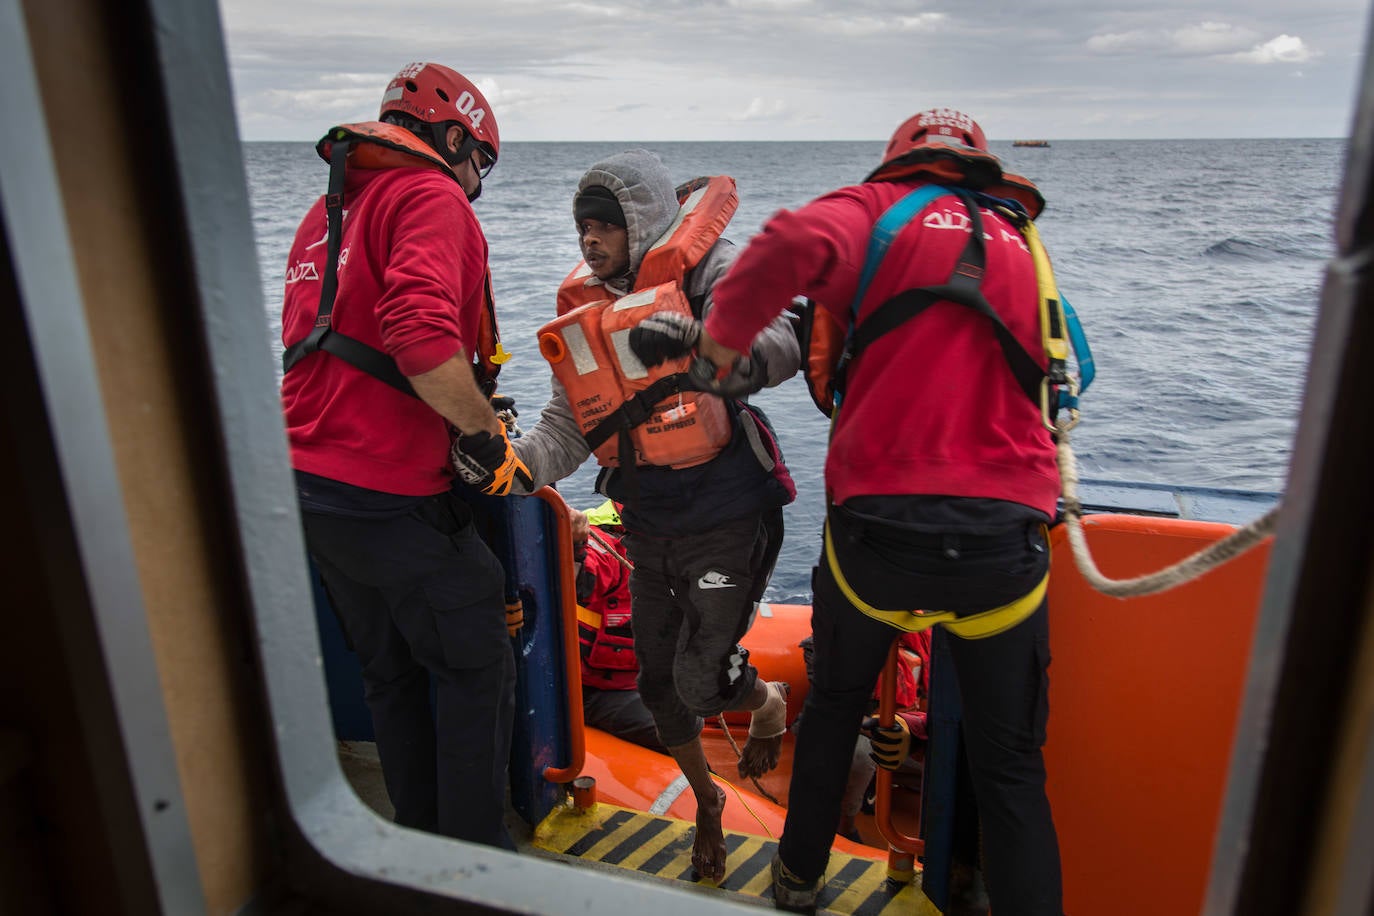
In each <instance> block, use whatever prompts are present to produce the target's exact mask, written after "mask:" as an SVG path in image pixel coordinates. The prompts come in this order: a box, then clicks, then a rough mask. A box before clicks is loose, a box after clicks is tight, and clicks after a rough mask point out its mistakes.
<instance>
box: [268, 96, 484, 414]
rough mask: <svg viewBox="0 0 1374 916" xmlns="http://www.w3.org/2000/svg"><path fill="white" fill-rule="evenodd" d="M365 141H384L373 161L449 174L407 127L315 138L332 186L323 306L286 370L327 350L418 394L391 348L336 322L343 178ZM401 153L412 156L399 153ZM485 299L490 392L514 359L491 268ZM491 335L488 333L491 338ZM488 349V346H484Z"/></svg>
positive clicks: (370, 127)
mask: <svg viewBox="0 0 1374 916" xmlns="http://www.w3.org/2000/svg"><path fill="white" fill-rule="evenodd" d="M364 145H371V146H374V147H380V150H379V151H378V155H377V156H376V157H375V158H376V162H375V163H368V164H369V165H373V164H375V165H378V166H387V165H398V164H408V165H411V166H414V165H419V164H422V163H425V164H429V165H434V166H436V167H437V170H438V171H441V172H443V173H445V174H447V175H449V176H451V177H454V179H455V180H456V176H454V175H453V171H452V170H451V169H450V168H449V167H448V165H447V164H446V163H444V161H443V160H442V159H440V158H439V157H438V156H437V155H436V154H434V153H433V152H432V151H431V150H430V149H429V148H428V147H427V146H424V145H423V144H422V142H421V141H420V140H419V139H418V138H415V136H414V135H413V134H411V133H410V132H409V131H406V130H405V129H404V128H400V127H395V126H394V125H390V124H381V123H377V124H371V123H369V124H358V125H342V126H339V127H335V128H333V129H331V130H330V132H329V133H328V134H326V135H325V137H324V138H323V139H322V140H320V142H319V144H317V147H316V148H317V150H318V151H319V152H320V155H321V156H325V157H326V158H327V159H328V160H329V189H328V192H327V193H326V194H325V199H324V206H325V219H326V224H327V226H328V245H327V249H326V254H325V265H324V278H323V280H322V281H321V283H320V306H319V309H318V311H316V313H315V323H314V327H312V328H311V330H310V333H309V334H307V335H306V336H305V337H304V338H303V339H301V340H298V341H296V342H295V343H293V344H291V345H290V346H289V347H287V348H286V350H285V352H283V353H282V371H283V372H284V373H285V372H290V371H291V367H292V366H295V365H296V364H297V363H299V362H300V361H301V360H302V359H304V358H305V357H306V356H309V355H310V354H311V353H315V352H317V351H320V350H323V351H324V352H325V353H329V354H331V355H333V356H337V357H338V358H339V359H341V360H343V361H344V362H346V363H348V364H349V365H351V366H353V367H354V368H356V369H361V370H362V371H363V372H366V373H367V374H368V375H371V376H372V377H374V378H376V379H379V380H381V381H383V382H385V383H386V384H388V385H390V386H391V387H392V388H395V389H396V390H397V391H399V392H401V393H402V394H407V395H410V396H411V397H413V398H418V397H419V395H418V394H416V393H415V389H414V388H413V387H412V386H411V384H410V381H409V380H408V379H407V378H406V377H405V375H403V374H402V373H401V370H400V368H398V367H397V365H396V361H395V360H394V359H392V358H391V357H390V356H389V355H388V354H386V353H383V352H382V351H381V350H378V349H376V348H375V347H372V346H370V345H368V344H365V343H363V342H362V341H360V340H357V339H356V338H353V337H349V336H348V335H346V334H343V333H341V332H339V331H336V330H335V329H334V328H333V327H332V315H333V312H334V300H335V298H336V296H337V295H338V292H339V269H338V265H339V249H340V246H341V245H342V243H343V215H344V179H345V176H346V172H347V165H346V163H347V159H348V155H349V153H350V152H352V151H353V150H354V149H355V148H359V147H362V146H364ZM398 153H399V154H401V155H402V156H405V157H407V158H408V159H409V160H410V161H409V162H405V160H403V159H398V158H396V156H395V155H393V154H398ZM484 284H485V289H484V291H483V302H484V305H485V309H486V313H485V314H484V315H483V321H482V325H483V335H482V336H483V338H484V339H483V341H482V344H483V346H482V350H483V351H484V352H482V353H478V354H474V359H473V372H474V374H475V375H476V376H477V381H478V386H479V387H480V388H481V389H482V391H483V393H484V394H486V395H487V396H490V395H491V394H492V393H493V392H495V390H496V376H497V373H499V372H500V366H501V364H502V363H504V362H506V361H507V360H509V359H510V354H509V353H508V352H507V351H506V350H505V348H504V347H502V345H501V340H500V337H499V335H498V334H497V331H496V312H495V299H494V297H493V296H492V291H491V274H490V273H488V274H487V275H486V277H485V279H484ZM487 338H490V340H489V341H488V340H487ZM485 351H490V352H489V353H488V352H485Z"/></svg>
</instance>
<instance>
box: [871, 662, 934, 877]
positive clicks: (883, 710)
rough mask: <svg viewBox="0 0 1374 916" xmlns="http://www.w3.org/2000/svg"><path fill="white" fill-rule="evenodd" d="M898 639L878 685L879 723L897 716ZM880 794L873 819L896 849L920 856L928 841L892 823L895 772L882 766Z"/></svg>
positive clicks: (877, 783) (888, 722) (877, 781)
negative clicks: (905, 831)
mask: <svg viewBox="0 0 1374 916" xmlns="http://www.w3.org/2000/svg"><path fill="white" fill-rule="evenodd" d="M897 642H898V640H896V639H894V640H892V647H891V648H890V649H888V652H887V664H885V665H883V674H882V679H881V680H880V682H879V688H878V724H879V725H883V726H887V725H891V724H892V722H893V720H894V719H895V718H896V715H897V665H898V663H899V662H898V655H897ZM874 783H875V788H876V789H877V793H876V795H875V797H874V800H873V819H874V822H875V823H876V824H877V827H878V832H879V833H881V834H882V835H883V839H885V840H887V845H888V846H890V847H892V849H893V850H895V851H897V852H901V853H906V854H908V855H913V856H919V855H921V854H923V853H924V852H925V850H926V844H925V841H924V840H922V839H921V838H920V837H914V836H908V835H907V834H905V833H903V832H902V831H901V830H899V829H897V825H896V824H894V823H893V822H892V771H891V770H888V769H885V768H883V767H878V772H877V773H876V774H875V777H874Z"/></svg>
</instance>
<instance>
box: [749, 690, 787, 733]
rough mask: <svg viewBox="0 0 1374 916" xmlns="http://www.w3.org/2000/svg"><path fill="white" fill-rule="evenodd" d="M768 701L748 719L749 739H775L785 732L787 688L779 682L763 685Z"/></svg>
mask: <svg viewBox="0 0 1374 916" xmlns="http://www.w3.org/2000/svg"><path fill="white" fill-rule="evenodd" d="M764 688H765V689H766V690H767V691H768V699H766V700H764V701H763V705H762V706H760V707H759V708H758V709H756V710H754V712H753V715H752V716H750V718H749V737H750V738H776V737H777V736H778V735H781V734H782V733H783V732H785V731H787V686H786V685H785V684H783V683H782V682H781V681H768V682H766V683H765V684H764Z"/></svg>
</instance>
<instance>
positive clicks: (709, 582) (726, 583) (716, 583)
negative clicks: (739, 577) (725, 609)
mask: <svg viewBox="0 0 1374 916" xmlns="http://www.w3.org/2000/svg"><path fill="white" fill-rule="evenodd" d="M697 588H735V583H733V582H731V581H730V577H729V576H727V575H725V573H722V572H717V571H716V570H714V569H713V570H711V571H710V572H708V573H706V574H705V575H703V576H702V577H701V578H700V579H698V580H697Z"/></svg>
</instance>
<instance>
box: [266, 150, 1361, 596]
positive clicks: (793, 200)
mask: <svg viewBox="0 0 1374 916" xmlns="http://www.w3.org/2000/svg"><path fill="white" fill-rule="evenodd" d="M636 145H642V146H644V147H646V148H648V149H652V150H653V151H655V152H657V153H658V154H659V155H660V156H661V157H662V159H663V161H664V163H665V164H666V165H667V167H668V169H669V171H670V172H671V173H672V175H673V176H674V178H675V179H677V180H679V181H681V180H686V179H688V178H691V177H695V176H698V175H713V174H728V175H731V176H733V177H734V179H735V181H736V182H737V185H738V189H739V195H740V205H739V210H738V211H737V213H736V214H735V218H734V220H733V222H732V223H731V224H730V227H729V228H728V230H727V232H726V237H727V238H730V239H731V240H733V241H734V242H736V243H737V244H743V243H745V242H747V241H748V240H749V237H750V236H751V235H753V234H754V233H756V232H757V231H758V230H759V228H760V227H761V226H762V224H763V222H764V221H765V220H766V219H767V218H768V217H769V216H770V215H771V214H772V213H774V212H775V211H777V210H778V209H780V208H794V207H797V206H800V205H801V204H804V203H805V202H807V201H808V200H810V199H812V198H813V197H816V196H818V195H820V194H822V193H825V192H826V191H828V190H831V189H833V188H835V187H839V186H841V185H844V184H850V183H853V182H856V181H859V180H861V179H862V178H863V176H864V175H866V174H867V173H868V171H869V170H870V169H871V168H872V167H873V166H874V165H875V164H876V163H877V161H878V158H879V156H880V154H881V152H882V146H883V144H882V143H880V142H824V143H652V144H633V143H508V144H506V145H505V146H504V148H503V149H502V150H501V160H500V163H499V164H498V165H497V167H496V169H495V171H493V172H492V174H491V175H490V176H489V177H488V179H487V180H486V182H485V186H484V188H483V192H482V196H481V198H480V199H479V200H478V201H477V202H476V205H475V206H476V211H477V215H478V218H479V219H480V220H481V222H482V226H483V228H484V230H485V231H486V235H487V238H488V240H489V242H490V246H491V268H492V277H493V284H494V287H495V294H496V302H497V314H498V320H499V323H500V328H501V335H502V339H503V341H504V343H505V345H506V348H507V349H508V350H510V351H511V352H512V353H514V354H515V358H514V359H512V360H511V361H510V362H509V363H507V364H506V366H505V367H504V368H503V369H502V372H501V385H500V388H501V391H502V393H504V394H507V395H510V396H512V397H514V398H515V399H516V403H517V408H518V410H519V411H520V419H519V422H520V423H521V424H522V425H526V426H530V425H533V423H534V421H535V419H536V417H537V416H538V412H539V408H540V407H541V406H542V405H543V404H544V402H545V401H546V400H547V398H548V395H549V371H548V366H547V364H546V363H545V362H544V360H543V359H542V358H541V357H540V356H539V353H538V350H537V348H536V344H535V332H536V330H537V329H538V328H539V327H540V325H542V324H543V323H544V322H545V321H547V320H548V319H549V318H550V317H552V316H553V313H554V294H555V291H556V290H557V288H558V284H559V283H560V282H561V281H562V279H563V278H564V277H565V276H566V275H567V273H568V271H569V270H570V269H571V268H572V267H573V266H574V265H575V264H576V263H577V261H578V257H579V256H578V250H577V240H576V235H575V233H574V230H573V221H572V195H573V192H574V190H575V189H576V186H577V180H578V178H579V177H581V175H582V173H583V172H584V171H585V170H586V169H587V167H588V166H590V165H591V164H592V163H593V162H595V161H596V160H597V159H599V158H601V157H603V156H605V155H607V154H610V153H614V152H618V151H620V150H623V149H627V148H631V147H633V146H636ZM992 149H993V152H995V153H997V154H998V155H999V156H1001V157H1002V158H1003V162H1004V165H1005V166H1006V167H1007V168H1008V169H1010V170H1011V171H1014V172H1017V173H1018V174H1021V175H1024V176H1026V177H1027V178H1029V179H1031V180H1032V181H1034V182H1035V183H1036V184H1037V185H1038V186H1039V187H1040V189H1041V191H1042V192H1043V193H1044V195H1045V197H1046V199H1047V201H1048V206H1047V207H1046V210H1045V212H1044V214H1043V215H1042V216H1041V217H1040V219H1039V220H1037V225H1038V227H1039V230H1040V235H1041V238H1042V240H1043V241H1044V243H1045V246H1046V248H1047V249H1048V251H1049V254H1050V257H1051V259H1052V261H1053V263H1054V268H1055V273H1056V275H1057V277H1058V280H1059V286H1060V289H1061V291H1062V293H1063V295H1064V296H1065V298H1066V299H1067V300H1068V301H1069V302H1070V303H1072V305H1073V308H1074V309H1075V310H1076V311H1077V312H1078V315H1079V317H1080V319H1081V321H1082V323H1083V326H1084V329H1085V331H1086V333H1087V336H1088V340H1089V342H1090V344H1091V347H1092V353H1093V357H1094V359H1095V361H1096V366H1097V377H1096V380H1095V381H1094V382H1093V384H1092V386H1091V388H1090V389H1089V390H1088V391H1087V393H1086V394H1085V395H1084V397H1083V400H1082V411H1083V419H1082V423H1081V425H1080V426H1079V427H1078V429H1077V430H1075V432H1074V434H1073V440H1072V441H1073V447H1074V452H1075V454H1076V455H1077V458H1078V463H1079V471H1080V474H1081V475H1082V476H1083V477H1085V478H1094V479H1098V480H1110V481H1132V482H1146V483H1153V484H1165V485H1170V486H1204V487H1219V488H1230V489H1244V490H1262V491H1271V492H1278V491H1281V490H1282V489H1283V486H1284V481H1285V477H1286V474H1287V466H1288V459H1289V455H1290V451H1291V444H1292V438H1293V434H1294V431H1295V428H1296V420H1297V414H1298V410H1299V407H1300V405H1301V400H1302V395H1303V384H1302V382H1303V377H1304V374H1305V371H1306V364H1307V359H1308V352H1307V351H1308V347H1309V345H1310V342H1311V338H1312V332H1313V328H1314V325H1315V319H1316V314H1317V306H1318V300H1319V295H1320V288H1321V283H1322V279H1323V273H1324V269H1325V264H1326V262H1327V260H1328V259H1329V258H1330V257H1331V256H1332V254H1333V253H1334V250H1335V248H1334V241H1333V234H1332V232H1333V216H1334V210H1335V205H1336V200H1337V196H1338V190H1339V186H1340V180H1341V177H1342V167H1343V162H1344V155H1345V142H1344V141H1343V140H1336V139H1314V140H1154V141H1136V140H1132V141H1124V140H1123V141H1062V142H1055V143H1054V144H1053V145H1052V146H1051V147H1049V148H1045V149H1038V148H1031V149H1027V148H1013V147H1012V145H1011V144H1010V143H1009V142H1002V143H997V142H994V143H993V144H992ZM244 157H245V163H246V167H247V171H248V180H249V191H250V195H251V199H252V206H253V224H254V230H255V232H256V238H257V246H258V250H259V254H260V264H261V275H262V289H263V300H264V301H263V307H264V308H265V313H266V314H265V318H266V321H265V326H266V328H267V330H268V333H269V337H270V345H271V346H272V347H273V348H274V353H275V354H276V355H277V356H280V353H281V346H282V345H281V327H280V321H279V319H280V306H281V290H282V277H283V273H284V270H285V267H286V256H287V252H288V250H289V248H290V245H291V239H292V236H293V234H294V232H295V229H296V225H297V223H298V221H299V219H300V217H301V215H302V214H303V213H304V212H305V210H306V208H307V207H308V206H309V205H310V204H311V203H312V202H313V201H314V200H315V198H316V197H318V196H319V195H320V194H321V193H323V191H324V188H325V184H326V181H327V176H328V166H327V164H326V163H325V162H323V161H322V160H321V159H320V158H319V157H318V156H317V155H316V153H315V150H314V147H313V144H310V143H247V144H245V145H244ZM911 396H912V397H919V396H920V393H919V392H912V393H911ZM754 400H755V401H756V402H757V403H759V404H760V405H761V406H762V407H763V408H764V409H765V410H766V411H767V412H768V414H769V416H770V418H771V419H772V420H773V422H774V424H775V425H776V426H777V428H778V433H779V438H780V439H781V442H782V446H783V449H784V452H785V454H786V457H787V461H788V465H789V467H790V468H791V470H792V474H793V476H794V478H795V479H796V481H797V485H798V490H799V495H798V498H797V501H796V503H794V504H793V505H791V506H789V507H788V509H787V530H788V534H787V541H786V543H785V545H784V548H783V552H782V555H781V556H780V557H779V561H778V567H777V570H776V572H775V575H774V577H773V581H772V585H771V586H770V588H769V591H768V595H767V597H768V598H769V599H770V600H773V601H778V602H786V601H800V602H809V600H810V569H811V566H812V564H813V563H814V562H815V559H816V557H817V553H818V550H819V543H820V542H819V531H820V521H821V518H822V515H823V495H822V484H821V475H822V466H823V463H824V455H825V443H826V421H825V419H824V418H823V417H822V416H821V414H820V413H819V411H817V410H816V408H815V406H814V405H813V404H812V403H811V399H810V396H809V395H808V393H807V391H806V387H805V385H804V383H803V382H802V380H801V378H800V376H798V377H797V378H796V379H793V380H791V381H789V382H786V383H784V384H783V385H782V386H780V387H779V388H776V389H769V390H767V391H764V392H761V393H760V394H759V395H757V396H755V398H754ZM888 434H889V435H892V436H893V437H894V441H895V437H896V436H898V435H899V434H900V432H899V431H895V430H894V431H892V432H890V433H888ZM594 477H595V466H594V464H588V465H586V466H584V467H583V468H582V469H581V470H580V471H578V472H577V474H575V475H574V476H572V477H570V478H569V479H568V480H566V481H564V482H563V483H561V484H560V485H559V490H560V492H562V494H563V495H564V497H565V498H566V499H567V500H568V502H569V503H571V504H572V505H573V506H576V507H578V508H583V509H585V508H589V507H591V506H593V505H596V504H598V503H599V502H600V501H601V499H600V498H599V497H598V496H597V495H596V494H595V493H594V492H593V490H592V481H593V479H594Z"/></svg>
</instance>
